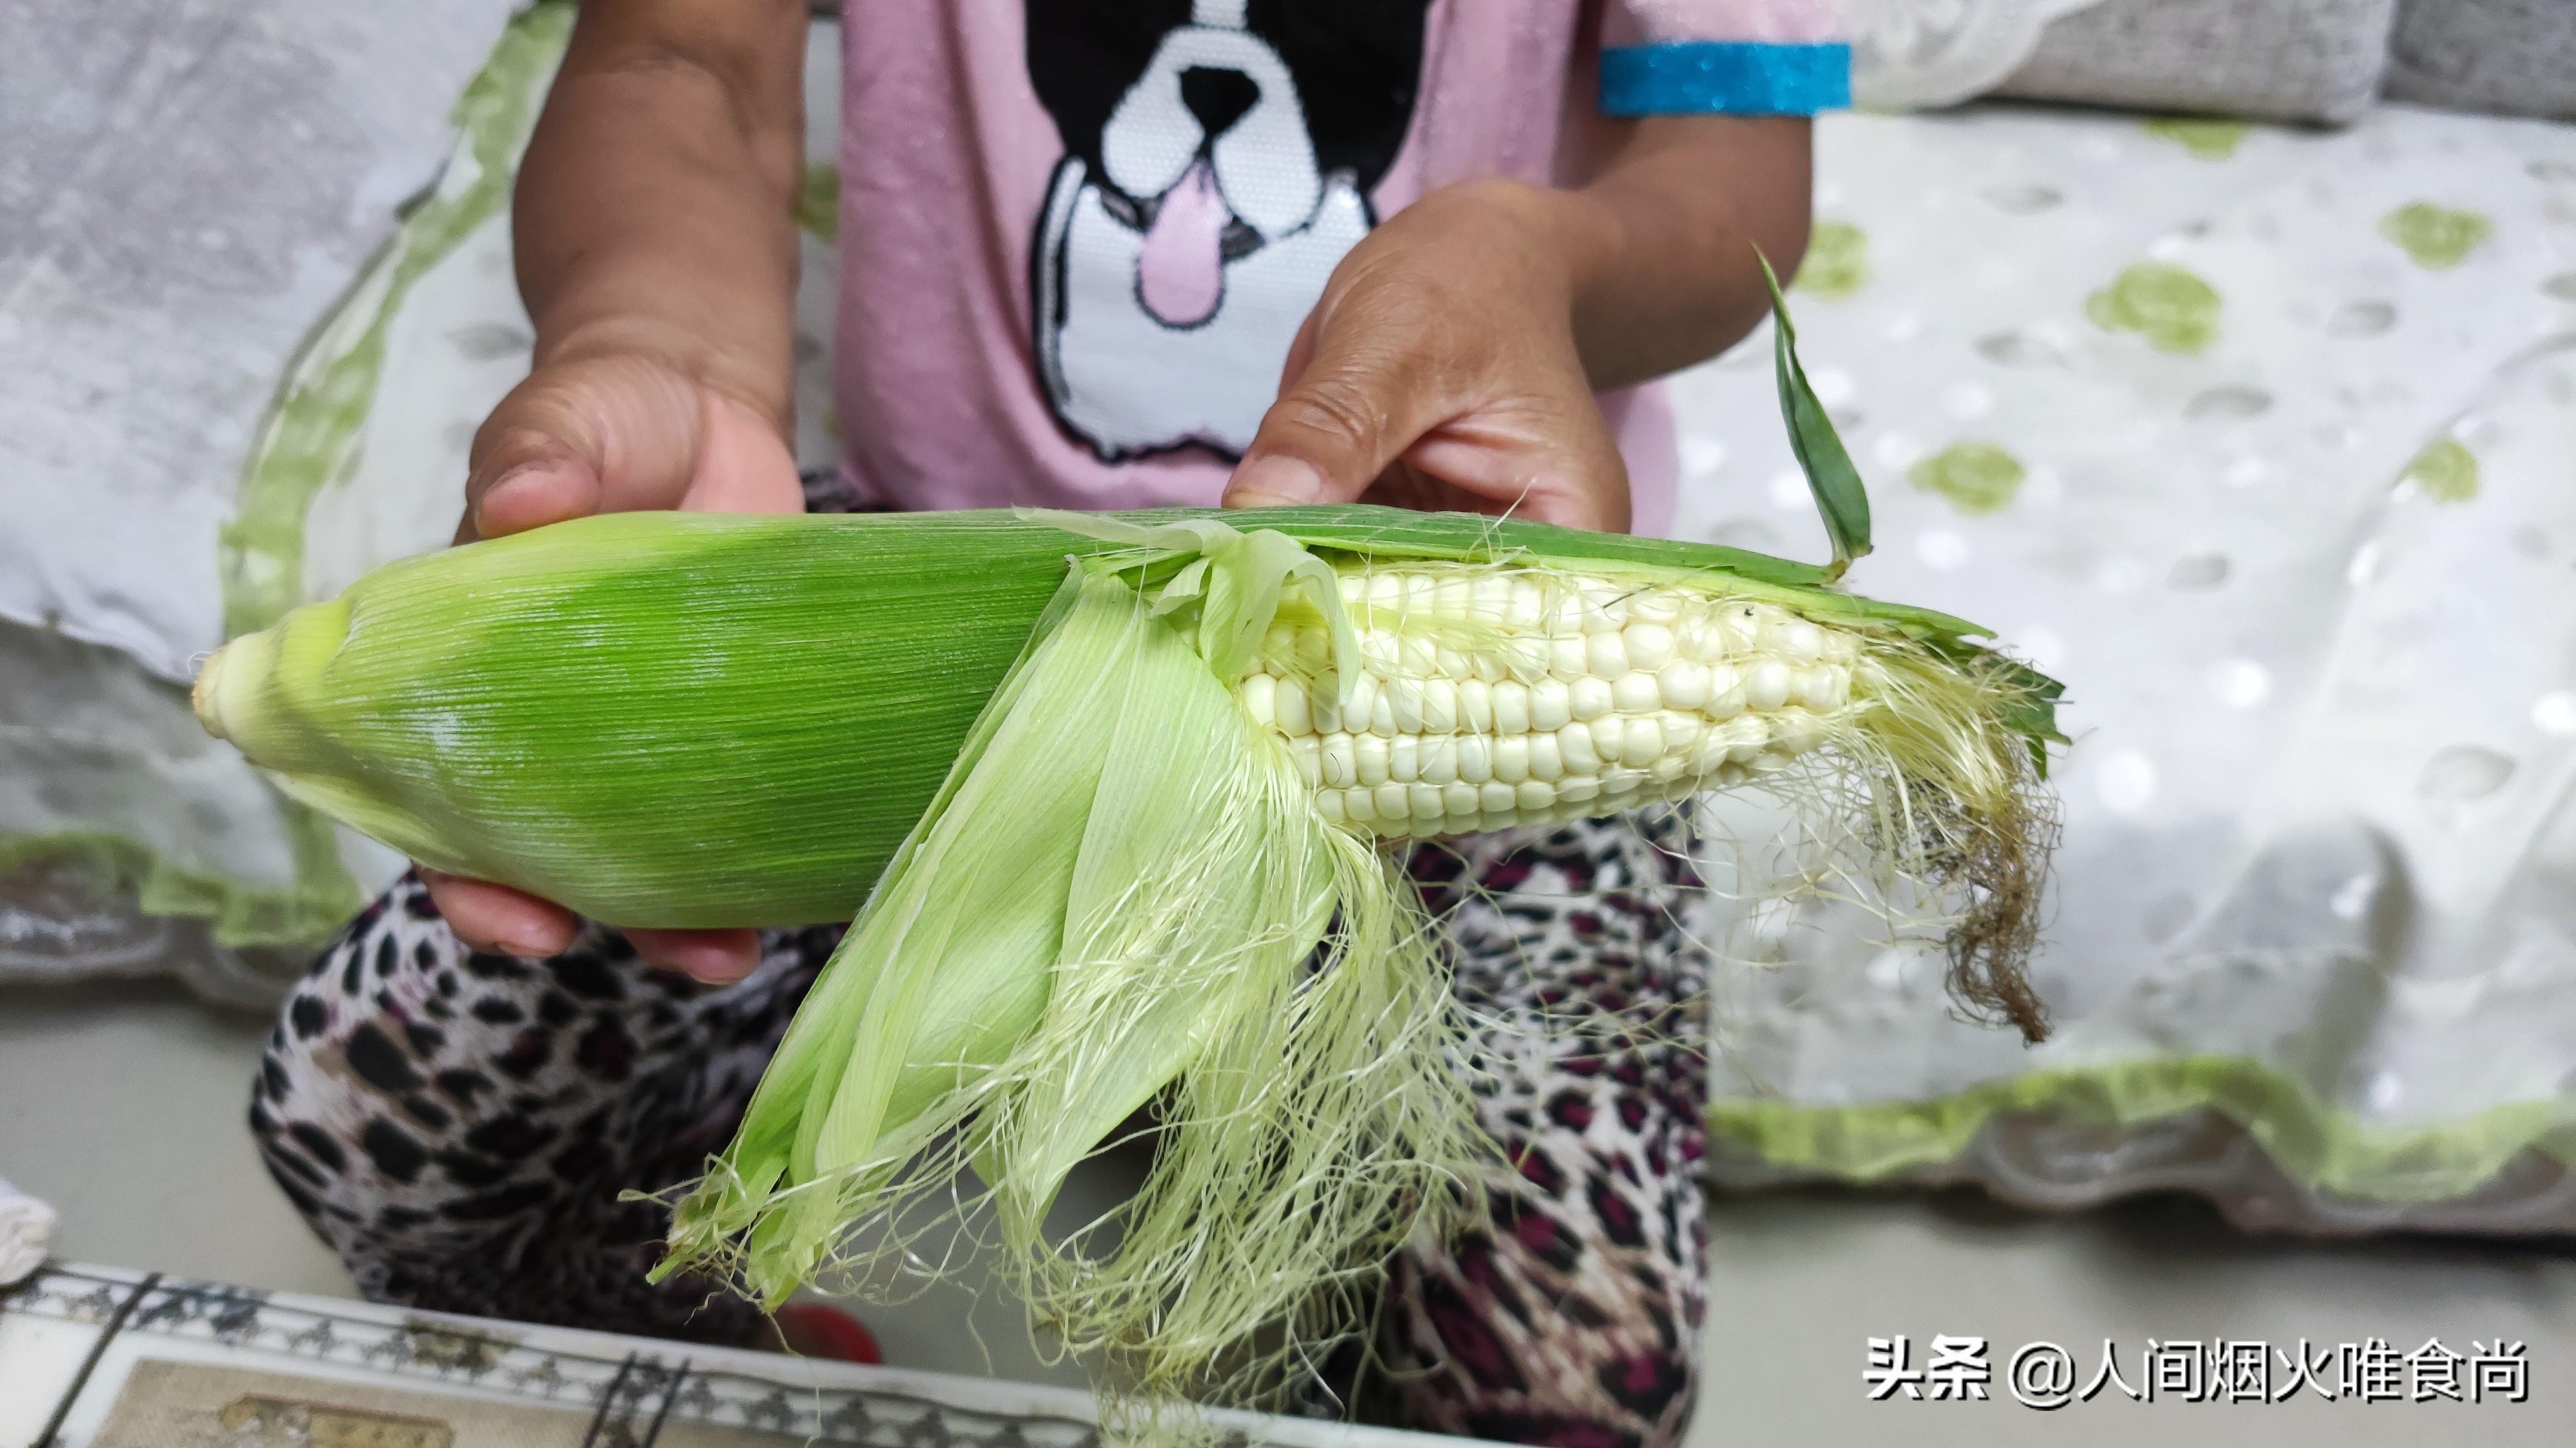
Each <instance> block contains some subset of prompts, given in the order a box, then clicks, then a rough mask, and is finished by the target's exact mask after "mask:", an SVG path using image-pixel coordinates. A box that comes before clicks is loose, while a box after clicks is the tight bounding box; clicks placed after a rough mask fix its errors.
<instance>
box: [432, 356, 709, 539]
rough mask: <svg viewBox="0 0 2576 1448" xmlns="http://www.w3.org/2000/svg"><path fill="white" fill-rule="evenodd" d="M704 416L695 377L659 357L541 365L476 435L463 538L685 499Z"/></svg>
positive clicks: (491, 535)
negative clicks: (668, 365)
mask: <svg viewBox="0 0 2576 1448" xmlns="http://www.w3.org/2000/svg"><path fill="white" fill-rule="evenodd" d="M700 425H701V417H700V409H699V406H698V403H697V399H696V397H695V396H694V395H693V394H692V391H691V389H690V387H689V384H688V383H687V382H686V381H684V380H683V379H681V378H680V377H678V376H677V375H675V374H674V373H672V372H671V371H669V370H668V369H666V368H663V367H660V366H658V365H655V364H653V363H651V362H647V361H644V360H642V359H638V358H603V359H597V360H593V361H584V362H575V363H568V364H563V365H559V366H554V367H546V368H540V369H539V370H538V371H536V372H533V373H531V374H529V376H528V377H527V379H526V380H524V381H522V382H521V383H520V384H519V385H518V386H517V387H514V388H512V389H511V390H510V395H509V396H507V397H505V398H503V399H502V400H501V403H500V405H499V406H497V407H495V408H493V409H492V415H491V416H490V417H489V418H487V419H485V420H484V423H483V426H482V428H481V429H480V430H479V431H477V432H476V433H475V435H474V446H473V451H472V453H471V455H470V462H469V466H468V471H467V474H466V483H465V504H466V508H465V521H464V522H463V523H462V524H461V525H460V526H459V528H458V530H457V536H458V541H459V542H465V541H470V540H471V539H473V538H498V537H502V536H505V535H507V534H511V533H524V532H526V531H527V530H528V529H530V528H536V527H542V526H543V525H545V524H548V523H559V522H562V521H563V520H565V519H567V518H578V517H583V516H585V515H588V514H591V513H597V512H604V511H609V510H611V509H621V508H655V507H674V506H677V504H678V503H679V500H680V498H681V496H682V494H683V493H685V492H686V490H687V488H688V484H689V476H690V474H691V472H692V471H693V469H694V464H695V460H696V455H697V450H698V442H699V436H698V434H699V430H700Z"/></svg>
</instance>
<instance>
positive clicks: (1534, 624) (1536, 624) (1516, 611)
mask: <svg viewBox="0 0 2576 1448" xmlns="http://www.w3.org/2000/svg"><path fill="white" fill-rule="evenodd" d="M1511 584H1512V601H1511V603H1510V604H1509V605H1507V606H1506V607H1505V608H1504V610H1503V626H1504V627H1506V628H1509V629H1510V630H1512V631H1513V632H1514V633H1525V632H1530V631H1533V630H1536V629H1539V628H1541V627H1542V626H1544V625H1545V624H1546V622H1547V590H1545V589H1543V588H1541V587H1539V586H1538V585H1537V584H1536V583H1533V582H1531V581H1530V580H1529V579H1527V578H1514V579H1513V580H1512V581H1511Z"/></svg>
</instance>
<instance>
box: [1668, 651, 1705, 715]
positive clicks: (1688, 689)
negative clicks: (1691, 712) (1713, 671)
mask: <svg viewBox="0 0 2576 1448" xmlns="http://www.w3.org/2000/svg"><path fill="white" fill-rule="evenodd" d="M1708 681H1709V673H1708V665H1706V664H1695V663H1692V662H1691V661H1690V660H1688V659H1675V660H1674V661H1673V662H1671V663H1669V664H1666V665H1664V668H1663V672H1661V673H1659V674H1657V675H1655V688H1656V691H1657V692H1658V693H1660V694H1662V695H1663V700H1664V706H1665V707H1666V708H1670V709H1696V708H1698V707H1699V706H1700V705H1702V704H1705V703H1707V702H1708Z"/></svg>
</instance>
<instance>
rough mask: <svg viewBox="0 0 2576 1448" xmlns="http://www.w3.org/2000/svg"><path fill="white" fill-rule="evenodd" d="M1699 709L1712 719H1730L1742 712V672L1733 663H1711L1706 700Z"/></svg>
mask: <svg viewBox="0 0 2576 1448" xmlns="http://www.w3.org/2000/svg"><path fill="white" fill-rule="evenodd" d="M1700 709H1701V711H1702V712H1703V713H1706V714H1707V715H1708V716H1709V717H1710V718H1712V719H1732V718H1734V717H1735V716H1736V715H1738V714H1741V713H1743V712H1744V672H1743V671H1742V670H1741V669H1738V668H1736V667H1735V665H1733V664H1711V665H1710V666H1709V670H1708V702H1707V703H1705V704H1702V705H1701V706H1700Z"/></svg>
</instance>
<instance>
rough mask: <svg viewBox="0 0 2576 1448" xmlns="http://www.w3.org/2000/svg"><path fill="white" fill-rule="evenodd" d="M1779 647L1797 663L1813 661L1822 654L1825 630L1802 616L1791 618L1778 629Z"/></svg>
mask: <svg viewBox="0 0 2576 1448" xmlns="http://www.w3.org/2000/svg"><path fill="white" fill-rule="evenodd" d="M1780 647H1781V648H1783V649H1785V650H1787V651H1788V654H1789V657H1790V658H1792V659H1795V660H1796V661H1798V662H1799V663H1802V664H1811V663H1814V662H1815V661H1816V660H1817V659H1819V658H1822V657H1823V656H1824V652H1825V631H1824V630H1823V629H1820V628H1818V627H1816V626H1815V625H1814V624H1811V623H1809V622H1807V621H1806V620H1805V619H1803V618H1801V619H1792V620H1790V621H1789V623H1787V624H1786V625H1784V626H1783V627H1782V628H1781V630H1780Z"/></svg>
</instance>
